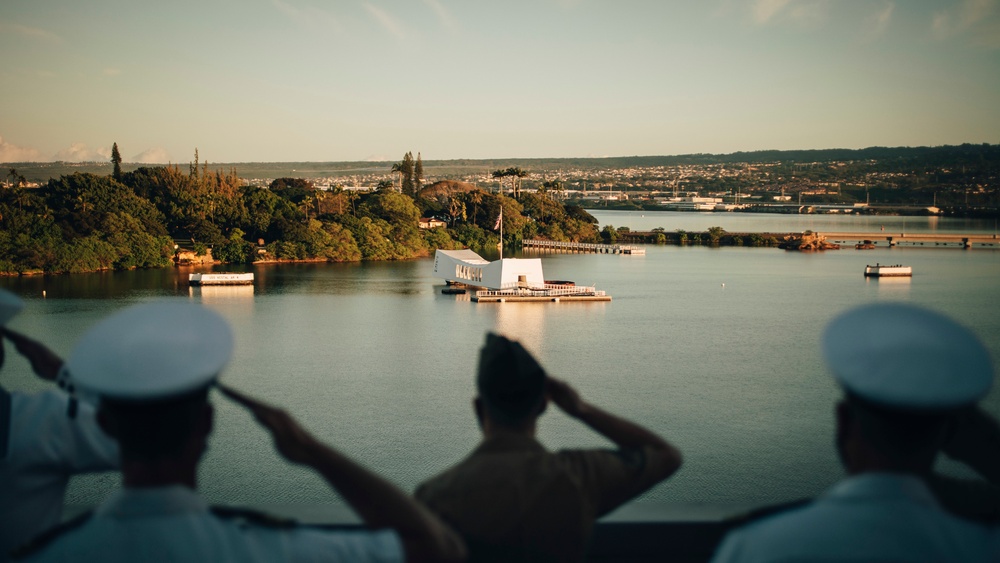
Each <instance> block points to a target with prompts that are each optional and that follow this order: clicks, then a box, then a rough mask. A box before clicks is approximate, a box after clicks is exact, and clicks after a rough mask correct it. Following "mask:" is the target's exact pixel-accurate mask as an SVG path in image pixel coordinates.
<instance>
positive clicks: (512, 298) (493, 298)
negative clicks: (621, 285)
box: [472, 295, 611, 303]
mask: <svg viewBox="0 0 1000 563" xmlns="http://www.w3.org/2000/svg"><path fill="white" fill-rule="evenodd" d="M472 300H473V301H475V302H476V303H517V302H531V301H534V302H541V303H562V302H566V301H611V296H610V295H560V296H545V295H484V296H479V295H474V296H472Z"/></svg>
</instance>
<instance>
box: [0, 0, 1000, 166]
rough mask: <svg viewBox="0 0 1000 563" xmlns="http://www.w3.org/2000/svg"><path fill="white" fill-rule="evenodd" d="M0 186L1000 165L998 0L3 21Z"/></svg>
mask: <svg viewBox="0 0 1000 563" xmlns="http://www.w3.org/2000/svg"><path fill="white" fill-rule="evenodd" d="M0 56H2V58H0V61H2V62H0V162H12V161H25V160H39V161H48V160H106V159H107V158H108V157H109V155H110V150H111V144H112V142H117V143H118V146H119V148H120V149H121V153H122V156H123V158H124V159H125V160H126V161H127V162H182V163H183V162H188V161H190V160H192V159H193V154H194V150H195V148H198V150H199V153H200V156H201V159H202V160H203V161H204V160H208V161H210V162H250V161H344V160H389V159H391V160H397V159H399V158H401V157H402V155H403V153H404V152H406V151H413V152H414V153H416V152H418V151H419V152H421V153H422V156H423V158H424V159H429V160H430V159H454V158H510V157H586V156H625V155H665V154H687V153H697V152H711V153H727V152H733V151H741V150H758V149H800V148H832V147H843V148H861V147H866V146H873V145H883V146H904V145H910V146H916V145H941V144H958V143H963V142H971V143H983V142H989V143H998V142H1000V0H939V1H926V0H742V1H739V0H700V1H699V0H684V1H681V0H648V1H640V0H614V1H611V0H607V1H597V0H489V1H487V0H483V1H480V0H405V1H404V0H363V1H357V0H172V1H167V2H145V1H139V2H137V1H135V0H87V1H78V0H2V2H0Z"/></svg>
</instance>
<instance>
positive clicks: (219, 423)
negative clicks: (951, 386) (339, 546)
mask: <svg viewBox="0 0 1000 563" xmlns="http://www.w3.org/2000/svg"><path fill="white" fill-rule="evenodd" d="M594 214H595V216H596V217H598V219H599V220H600V221H601V223H602V225H606V224H612V225H614V226H615V227H619V226H628V227H630V228H632V229H633V230H648V229H652V228H654V227H663V228H664V229H666V230H668V231H673V230H676V229H683V230H687V231H695V230H704V229H706V228H708V227H709V226H722V227H723V228H725V229H726V230H728V231H759V232H791V231H801V230H805V229H813V230H824V229H826V230H839V231H849V230H855V231H869V230H878V229H879V227H880V226H882V225H884V226H885V228H886V230H889V229H890V227H891V228H892V230H895V231H899V230H900V227H901V226H902V225H901V223H902V222H903V221H904V220H905V221H906V223H907V224H906V225H905V227H903V228H904V229H905V230H907V231H916V230H920V229H927V230H942V231H947V232H965V231H968V232H990V230H991V229H992V228H993V225H992V223H993V221H992V220H990V221H989V222H988V224H987V223H986V222H982V221H980V222H974V221H973V222H969V221H958V220H948V219H937V218H917V217H907V218H903V217H885V218H882V217H879V218H855V217H837V218H833V219H828V218H826V217H825V216H822V217H821V216H773V215H770V216H765V215H759V216H758V215H737V214H700V213H690V214H686V213H667V212H648V211H646V212H615V211H605V212H595V213H594ZM817 221H818V222H820V223H822V224H817ZM859 221H861V222H862V223H863V224H854V223H856V222H859ZM871 221H876V223H874V224H873V223H871ZM828 225H833V226H828ZM873 225H874V229H873V228H872V227H873ZM646 250H647V253H646V254H645V255H644V256H628V255H624V256H623V255H604V254H601V255H597V254H530V256H536V255H537V256H542V257H543V265H544V268H545V274H546V277H547V278H549V279H566V280H574V281H575V282H576V283H578V284H582V285H593V286H596V287H597V288H598V289H603V290H606V291H607V292H608V293H609V294H610V295H612V296H613V301H611V302H607V303H604V302H597V303H503V304H477V303H473V302H471V301H470V300H469V299H468V296H467V295H466V296H461V295H459V296H455V295H442V294H441V289H442V287H443V282H442V280H440V279H436V278H434V277H433V273H432V270H433V261H432V260H429V259H425V260H415V261H407V262H385V263H365V264H293V265H268V266H258V267H255V268H254V270H253V271H254V272H255V274H256V280H255V284H254V285H253V286H249V287H240V286H232V287H203V288H191V287H189V285H188V283H187V274H188V273H189V272H190V271H192V270H186V269H163V270H153V271H133V272H118V273H101V274H88V275H68V276H51V277H25V278H7V279H2V280H0V286H2V287H5V288H7V289H10V290H12V291H14V292H16V293H18V294H19V295H21V296H23V297H24V298H25V299H26V301H27V307H26V310H25V311H24V312H23V313H22V314H21V315H20V316H19V317H18V318H17V319H15V320H14V321H13V323H12V327H13V328H14V329H16V330H21V331H24V332H25V333H27V334H29V335H32V336H35V337H38V338H40V339H42V340H44V341H45V342H47V343H49V344H50V345H51V346H52V347H53V348H54V349H55V350H56V351H58V352H59V353H61V354H64V355H65V354H67V353H68V352H69V351H70V349H71V348H72V345H73V342H74V340H75V338H76V337H77V336H78V335H79V334H80V333H81V332H82V331H83V330H85V329H86V328H87V327H88V326H89V325H91V324H93V323H94V322H96V321H97V320H98V319H100V318H101V317H103V316H105V315H107V314H109V313H111V312H113V311H115V310H118V309H120V308H122V307H125V306H128V305H130V304H134V303H138V302H143V301H147V300H151V299H159V298H169V299H177V300H193V301H197V302H201V303H204V304H205V305H207V306H209V307H212V308H213V309H215V310H217V311H219V312H220V313H221V314H222V315H224V316H225V317H226V318H227V319H228V320H229V321H230V322H231V323H232V325H233V327H234V330H235V335H236V352H235V357H234V358H233V361H232V363H231V364H230V366H229V368H228V369H227V370H226V371H225V373H224V374H223V376H222V379H223V380H224V381H225V382H226V383H228V384H229V385H232V386H234V387H237V388H240V389H243V390H244V391H246V392H248V393H251V394H254V395H256V396H259V397H261V398H264V399H266V400H268V401H270V402H272V403H276V404H278V405H281V406H283V407H285V408H287V409H288V410H289V411H291V412H292V413H294V414H295V415H296V416H297V417H298V418H299V419H300V420H301V421H302V422H303V423H304V424H305V426H307V427H308V428H309V429H310V430H311V431H313V432H314V433H315V434H317V435H318V436H320V437H321V438H322V439H323V440H325V441H327V442H328V443H330V444H332V445H333V446H335V447H337V448H339V449H341V450H343V451H345V452H346V453H347V454H349V455H350V456H352V457H355V458H357V459H359V460H361V461H362V462H363V463H365V464H366V465H368V466H369V467H372V468H374V469H375V470H376V471H378V472H379V473H380V474H382V475H384V476H385V477H387V478H389V479H391V480H392V481H394V482H396V483H398V484H399V485H401V486H402V487H403V488H404V489H406V490H412V489H413V488H414V487H415V486H416V485H417V484H418V483H420V482H421V481H422V480H423V479H425V478H427V477H429V476H431V475H433V474H435V473H436V472H438V471H441V470H442V469H444V468H446V467H447V466H449V465H450V464H452V463H454V462H456V461H458V460H459V459H460V458H461V457H463V456H464V455H465V454H466V453H467V452H468V451H469V450H470V449H472V448H473V447H474V445H475V444H476V442H477V440H478V438H479V433H478V428H477V427H476V423H475V419H474V417H473V414H472V406H471V399H472V396H473V393H474V385H473V372H474V368H475V363H476V355H477V350H478V348H479V346H480V345H481V343H482V341H483V336H484V334H485V333H486V332H487V331H497V332H501V333H503V334H506V335H508V336H511V337H513V338H517V339H520V340H521V341H522V342H523V343H524V344H525V345H526V346H527V347H528V348H529V349H530V350H531V351H533V352H534V353H535V354H537V356H538V357H539V359H540V360H541V362H542V363H543V365H544V366H546V368H547V369H548V370H549V371H550V372H551V373H552V374H553V375H555V376H557V377H561V378H565V379H567V380H569V381H570V382H571V383H572V384H573V385H575V386H576V387H577V389H578V390H579V391H580V392H581V394H582V395H583V396H584V397H585V398H586V399H588V400H590V401H592V402H594V403H596V404H598V405H600V406H602V407H604V408H606V409H608V410H611V411H613V412H617V413H621V414H623V415H625V416H627V417H629V418H632V419H635V420H636V421H639V422H640V423H642V424H645V425H647V426H649V427H651V428H652V429H654V430H655V431H657V432H659V433H661V434H662V435H663V436H665V437H666V438H667V439H668V440H670V441H671V442H673V443H675V444H676V445H678V446H679V447H680V448H681V449H682V450H683V452H684V455H685V465H684V467H683V468H682V469H681V471H680V472H679V473H678V474H677V475H676V476H675V477H673V478H672V479H670V480H668V481H667V482H665V483H663V484H661V485H659V486H658V487H656V488H655V489H653V490H652V491H650V492H649V493H647V494H646V495H645V496H644V497H642V498H641V499H639V501H637V502H638V503H639V504H642V505H648V506H654V507H655V506H667V505H674V504H693V503H705V504H722V505H724V504H734V503H738V504H747V503H754V504H758V503H759V504H764V503H771V502H779V501H784V500H790V499H796V498H801V497H805V496H811V495H815V494H817V493H819V492H821V491H822V490H823V489H825V488H826V487H828V486H829V485H830V484H831V483H833V482H834V481H836V480H837V479H838V478H840V476H841V470H840V468H839V465H838V462H837V457H836V454H835V452H834V448H833V405H834V402H835V401H836V399H837V397H838V395H839V392H838V389H837V388H836V386H835V384H834V383H833V382H832V380H831V379H830V377H829V376H828V374H827V373H826V370H825V368H824V366H823V362H822V359H821V357H820V353H819V346H818V344H819V339H820V336H821V333H822V330H823V327H824V326H825V325H826V323H827V322H828V321H829V320H830V319H831V318H832V317H833V316H834V315H836V314H837V313H838V312H840V311H843V310H845V309H847V308H849V307H853V306H857V305H860V304H863V303H870V302H875V301H901V302H907V303H914V304H920V305H924V306H928V307H931V308H934V309H936V310H939V311H943V312H946V313H948V314H951V315H953V316H954V317H956V318H958V319H960V320H961V321H962V322H964V323H965V324H967V325H968V326H969V327H971V328H972V329H973V330H974V331H975V332H977V333H978V334H980V335H981V336H982V338H983V339H984V341H985V342H986V343H987V345H988V346H989V348H990V350H991V352H992V353H993V355H994V358H1000V314H998V313H1000V293H998V280H1000V249H989V248H977V249H973V250H961V249H958V248H954V247H952V248H935V247H927V248H923V247H906V248H894V249H889V248H877V249H875V250H865V251H861V250H854V249H853V248H851V249H843V250H839V251H827V252H823V253H795V252H786V251H783V250H777V249H773V248H744V247H722V248H709V247H701V246H695V247H678V246H654V245H650V246H647V247H646ZM875 262H880V263H902V264H906V265H909V266H912V268H913V272H914V273H913V277H912V278H902V279H866V278H865V277H864V276H863V272H864V267H865V265H866V264H874V263H875ZM43 295H44V297H43ZM2 377H3V383H4V385H5V386H6V387H8V388H12V389H25V390H34V389H42V388H44V387H45V385H44V383H42V382H38V381H36V380H35V379H34V378H33V376H32V375H31V374H30V369H29V368H28V366H27V364H26V363H25V362H24V361H23V360H21V359H20V358H19V357H17V356H16V355H15V354H13V353H10V350H9V347H8V354H7V365H6V366H5V368H4V370H3V372H2ZM213 402H214V404H215V407H216V414H217V416H216V424H215V432H214V434H213V436H212V438H211V441H210V445H209V450H208V452H207V453H206V456H205V460H204V463H203V464H202V466H201V473H200V475H199V487H200V489H201V490H202V491H203V492H204V493H205V494H206V496H207V497H208V498H209V500H210V501H211V502H224V503H235V504H241V503H247V504H257V505H260V504H286V503H292V504H303V505H336V504H340V503H341V501H340V500H339V499H338V498H337V497H336V496H335V495H334V494H333V493H331V492H330V490H329V489H328V487H327V486H326V485H325V484H324V483H322V481H321V480H320V479H319V478H318V477H316V476H315V475H314V474H312V473H311V472H309V471H307V470H305V469H302V468H299V467H296V466H291V465H289V464H287V463H286V462H284V461H283V460H282V459H281V458H280V457H279V456H278V455H277V453H276V452H275V451H274V448H273V446H272V444H271V441H270V439H269V437H268V436H267V434H265V432H264V431H263V430H262V429H260V428H259V427H258V426H257V425H256V423H255V422H254V421H253V420H252V418H251V417H250V416H249V415H248V414H247V413H246V412H244V411H242V410H241V409H240V408H239V407H237V406H235V405H234V404H232V403H229V402H227V401H226V400H225V399H224V398H223V397H221V395H218V394H215V395H214V396H213ZM984 404H985V406H986V408H987V409H988V410H989V411H991V412H992V413H994V414H998V415H1000V391H997V390H994V391H993V392H992V393H991V395H990V396H989V397H988V398H987V399H986V401H985V402H984ZM540 438H541V440H542V441H543V443H545V444H546V445H547V446H549V447H550V448H562V447H593V446H602V445H609V444H608V443H607V442H606V441H604V440H603V439H602V438H601V437H599V436H597V435H595V434H594V433H592V432H590V431H589V430H587V429H586V428H584V427H583V426H581V425H580V424H578V423H576V422H574V421H573V420H571V419H569V418H568V417H566V416H564V415H562V413H560V412H558V410H557V409H555V408H550V409H549V410H548V412H547V413H546V414H545V415H544V417H543V419H542V422H541V423H540ZM941 465H942V467H943V468H944V469H945V470H947V471H950V472H961V468H959V467H956V466H954V465H952V464H950V463H948V462H947V461H942V463H941ZM117 486H118V477H117V476H115V475H97V476H87V477H83V478H77V479H75V480H74V482H73V484H72V486H71V491H70V499H69V502H70V503H73V504H91V503H94V502H98V501H99V500H100V499H102V498H104V497H105V496H106V495H107V494H108V493H109V492H110V491H112V490H113V489H114V488H116V487H117Z"/></svg>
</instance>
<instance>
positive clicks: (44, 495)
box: [0, 390, 118, 561]
mask: <svg viewBox="0 0 1000 563" xmlns="http://www.w3.org/2000/svg"><path fill="white" fill-rule="evenodd" d="M0 392H6V391H0ZM9 393H10V429H9V433H8V440H9V441H8V444H7V446H8V447H7V455H6V457H4V458H2V459H0V561H6V560H7V554H8V552H9V551H10V550H11V549H13V548H15V547H17V546H18V545H20V544H22V543H24V542H26V541H28V540H30V539H31V538H33V537H34V536H36V535H37V534H39V533H41V532H42V531H44V530H46V529H47V528H49V527H51V526H54V525H56V524H58V523H59V520H60V518H61V516H62V508H63V496H64V495H65V493H66V485H67V484H68V483H69V479H70V477H71V476H73V475H74V474H78V473H87V472H92V471H105V470H109V469H116V468H117V467H118V444H117V443H116V442H115V441H114V440H112V439H111V438H110V437H108V436H107V435H105V434H104V432H102V431H101V429H100V428H99V427H98V425H97V420H96V419H95V415H94V409H93V407H92V406H90V405H87V404H86V403H80V404H79V405H78V408H77V413H76V416H75V417H73V418H70V417H69V416H68V415H67V408H68V404H69V396H68V395H67V394H66V393H63V392H62V391H57V390H50V391H45V392H42V393H35V394H27V393H19V392H16V391H12V392H9Z"/></svg>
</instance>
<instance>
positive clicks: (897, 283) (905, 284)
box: [865, 276, 913, 297]
mask: <svg viewBox="0 0 1000 563" xmlns="http://www.w3.org/2000/svg"><path fill="white" fill-rule="evenodd" d="M865 281H866V282H867V283H873V284H875V287H876V289H877V290H878V292H879V294H880V295H885V296H887V297H900V296H906V295H909V293H910V283H911V282H912V281H913V278H911V277H909V276H900V277H888V278H865Z"/></svg>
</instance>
